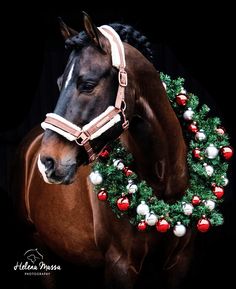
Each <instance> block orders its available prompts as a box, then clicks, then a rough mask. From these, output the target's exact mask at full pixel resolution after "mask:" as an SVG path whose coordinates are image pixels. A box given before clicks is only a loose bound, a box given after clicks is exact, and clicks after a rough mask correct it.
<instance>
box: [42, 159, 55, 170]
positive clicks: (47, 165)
mask: <svg viewBox="0 0 236 289" xmlns="http://www.w3.org/2000/svg"><path fill="white" fill-rule="evenodd" d="M43 164H44V165H45V168H46V170H52V169H53V168H54V164H55V162H54V160H53V159H52V158H49V157H48V158H45V159H44V160H43Z"/></svg>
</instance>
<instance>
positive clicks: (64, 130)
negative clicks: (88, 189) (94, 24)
mask: <svg viewBox="0 0 236 289" xmlns="http://www.w3.org/2000/svg"><path fill="white" fill-rule="evenodd" d="M98 29H99V30H100V32H101V33H102V34H103V35H104V36H105V37H106V38H107V39H108V41H109V43H110V45H111V56H112V66H114V67H116V68H117V69H118V70H119V72H118V80H119V86H118V91H117V95H116V101H115V106H109V107H108V108H107V109H106V110H105V111H104V112H103V113H101V114H100V115H99V116H97V117H95V118H94V119H93V120H92V121H90V122H89V123H88V124H86V125H84V126H83V127H82V128H80V127H79V126H77V125H75V124H73V123H72V122H70V121H68V120H66V119H65V118H63V117H62V116H60V115H58V114H56V113H48V114H46V119H45V120H44V122H42V123H41V126H42V128H43V129H44V130H46V129H50V130H53V131H55V132H56V133H58V134H60V135H62V136H63V137H65V138H66V139H68V140H69V141H75V142H76V143H77V144H78V145H80V146H83V147H84V148H85V150H86V152H87V154H88V157H89V162H92V161H94V160H95V159H96V153H95V152H94V151H93V148H92V147H91V145H90V142H89V141H90V140H92V139H95V138H97V137H99V136H100V135H101V134H103V133H104V132H105V131H107V130H108V129H109V128H111V127H112V126H113V125H114V124H116V123H117V122H119V121H121V115H122V116H123V123H122V128H123V129H124V130H125V129H127V128H128V126H129V122H128V120H127V119H126V116H125V113H124V110H125V107H126V104H125V87H126V86H127V82H128V78H127V73H126V71H125V66H126V63H125V53H124V46H123V44H122V42H121V39H120V37H119V35H118V34H117V33H116V31H115V30H114V29H113V28H112V27H110V26H108V25H103V26H101V27H99V28H98Z"/></svg>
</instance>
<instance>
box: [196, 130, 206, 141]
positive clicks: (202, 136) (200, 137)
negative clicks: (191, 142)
mask: <svg viewBox="0 0 236 289" xmlns="http://www.w3.org/2000/svg"><path fill="white" fill-rule="evenodd" d="M195 139H196V140H199V141H203V140H205V139H206V135H205V133H204V131H203V130H199V131H198V132H196V134H195Z"/></svg>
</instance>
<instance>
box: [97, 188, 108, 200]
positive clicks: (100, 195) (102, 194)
mask: <svg viewBox="0 0 236 289" xmlns="http://www.w3.org/2000/svg"><path fill="white" fill-rule="evenodd" d="M97 197H98V199H99V201H106V200H107V197H108V195H107V191H106V190H105V189H101V190H100V191H99V192H98V194H97Z"/></svg>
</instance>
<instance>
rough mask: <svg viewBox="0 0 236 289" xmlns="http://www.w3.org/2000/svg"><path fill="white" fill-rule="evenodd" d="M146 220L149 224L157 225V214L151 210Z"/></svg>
mask: <svg viewBox="0 0 236 289" xmlns="http://www.w3.org/2000/svg"><path fill="white" fill-rule="evenodd" d="M145 221H146V223H147V224H148V225H149V226H155V225H156V222H157V221H158V219H157V216H156V215H155V214H154V213H153V212H151V213H150V214H147V215H146V219H145Z"/></svg>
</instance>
